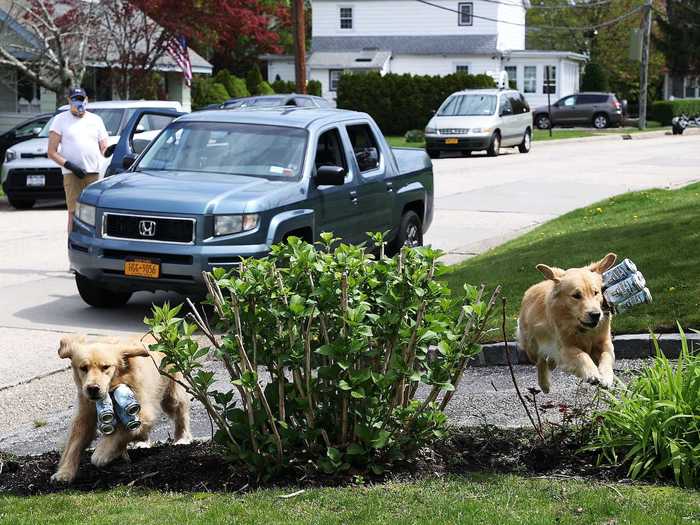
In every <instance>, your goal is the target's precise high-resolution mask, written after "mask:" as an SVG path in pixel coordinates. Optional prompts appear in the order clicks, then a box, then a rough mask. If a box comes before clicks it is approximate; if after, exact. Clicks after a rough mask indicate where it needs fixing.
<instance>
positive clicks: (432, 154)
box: [425, 149, 440, 159]
mask: <svg viewBox="0 0 700 525" xmlns="http://www.w3.org/2000/svg"><path fill="white" fill-rule="evenodd" d="M425 151H426V153H427V154H428V157H430V158H431V159H439V158H440V152H439V151H438V150H436V149H428V150H425Z"/></svg>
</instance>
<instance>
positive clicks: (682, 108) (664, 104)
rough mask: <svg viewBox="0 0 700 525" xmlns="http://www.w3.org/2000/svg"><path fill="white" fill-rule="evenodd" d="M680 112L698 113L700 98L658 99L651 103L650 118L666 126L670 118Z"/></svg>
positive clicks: (687, 113) (669, 122)
mask: <svg viewBox="0 0 700 525" xmlns="http://www.w3.org/2000/svg"><path fill="white" fill-rule="evenodd" d="M681 113H685V114H686V115H688V116H691V115H697V114H698V113H700V98H683V99H677V100H658V101H656V102H654V103H652V105H651V112H650V118H652V119H653V120H656V121H658V122H661V124H662V125H664V126H668V125H670V124H671V119H672V118H673V117H677V116H678V115H680V114H681Z"/></svg>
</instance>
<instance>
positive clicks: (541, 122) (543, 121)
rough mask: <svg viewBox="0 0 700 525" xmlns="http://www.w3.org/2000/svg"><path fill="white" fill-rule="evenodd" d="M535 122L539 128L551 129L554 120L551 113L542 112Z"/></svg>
mask: <svg viewBox="0 0 700 525" xmlns="http://www.w3.org/2000/svg"><path fill="white" fill-rule="evenodd" d="M535 124H536V125H537V129H549V128H551V127H552V120H551V119H550V118H549V115H545V114H541V115H537V116H536V117H535Z"/></svg>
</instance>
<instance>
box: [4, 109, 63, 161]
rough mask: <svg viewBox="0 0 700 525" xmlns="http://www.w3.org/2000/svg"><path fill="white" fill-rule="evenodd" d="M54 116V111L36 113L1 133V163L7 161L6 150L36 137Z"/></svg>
mask: <svg viewBox="0 0 700 525" xmlns="http://www.w3.org/2000/svg"><path fill="white" fill-rule="evenodd" d="M52 116H53V113H42V114H41V115H36V116H34V117H32V118H30V119H29V120H25V121H24V122H22V123H20V124H18V125H17V126H15V127H14V128H12V129H11V130H9V131H6V132H5V133H3V134H2V135H0V165H1V164H2V163H3V162H4V161H5V152H6V151H7V150H8V149H9V148H10V147H11V146H14V145H15V144H19V143H20V142H24V141H25V140H29V139H33V138H35V137H36V136H37V135H39V132H40V131H41V128H43V127H44V126H45V125H46V123H47V122H48V121H49V120H50V119H51V117H52Z"/></svg>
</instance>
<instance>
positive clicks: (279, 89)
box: [270, 80, 297, 93]
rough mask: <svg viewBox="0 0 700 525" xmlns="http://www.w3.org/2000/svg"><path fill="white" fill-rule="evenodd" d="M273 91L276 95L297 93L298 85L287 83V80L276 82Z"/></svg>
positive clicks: (273, 84)
mask: <svg viewBox="0 0 700 525" xmlns="http://www.w3.org/2000/svg"><path fill="white" fill-rule="evenodd" d="M270 85H271V86H272V89H274V90H275V93H295V92H296V89H297V85H296V83H295V82H292V81H291V80H290V81H286V80H275V81H274V82H273V83H272V84H270Z"/></svg>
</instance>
